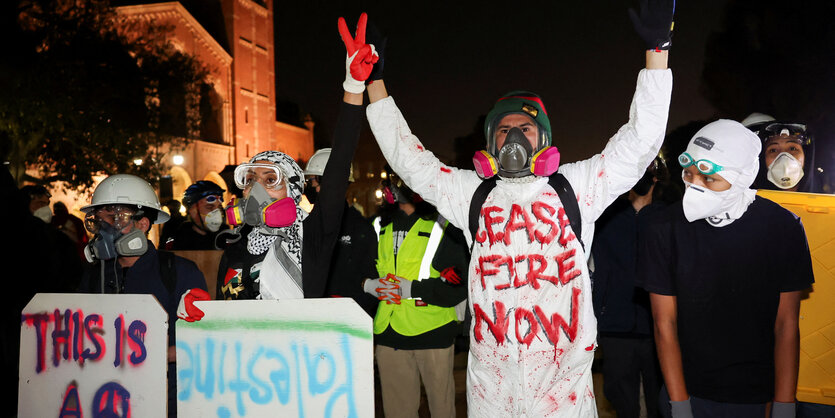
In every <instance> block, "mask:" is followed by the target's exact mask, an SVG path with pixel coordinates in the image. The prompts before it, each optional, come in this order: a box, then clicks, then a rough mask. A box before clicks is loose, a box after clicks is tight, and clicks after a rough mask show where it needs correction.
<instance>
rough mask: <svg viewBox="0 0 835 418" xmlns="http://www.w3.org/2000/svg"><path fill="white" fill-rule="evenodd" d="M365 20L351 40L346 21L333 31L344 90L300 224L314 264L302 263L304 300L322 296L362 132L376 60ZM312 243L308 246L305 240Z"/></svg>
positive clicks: (340, 20)
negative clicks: (315, 189)
mask: <svg viewBox="0 0 835 418" xmlns="http://www.w3.org/2000/svg"><path fill="white" fill-rule="evenodd" d="M366 21H367V16H366V15H365V13H363V14H362V15H361V16H360V18H359V21H358V22H357V31H356V35H352V34H351V32H350V31H349V30H348V28H347V25H346V23H345V19H343V18H339V21H338V28H339V33H340V36H341V37H342V41H343V42H344V43H345V49H346V58H345V81H344V82H343V83H342V86H343V88H344V90H345V92H344V94H343V95H342V103H341V104H340V107H339V115H338V116H337V120H336V127H335V129H334V134H333V148H332V150H331V157H330V158H328V162H327V165H325V171H324V173H323V174H322V179H321V192H320V193H319V197H318V200H317V202H316V205H315V206H314V207H313V212H311V215H310V217H308V219H306V220H305V236H304V239H305V242H306V243H305V247H307V248H311V249H313V251H314V252H313V253H310V254H308V255H310V256H312V257H313V260H309V261H306V260H303V262H304V267H303V269H302V274H303V276H304V294H305V297H322V296H323V295H324V292H325V287H326V282H327V276H328V266H329V263H321V260H329V259H330V258H331V256H332V255H333V249H334V246H335V245H336V240H337V239H338V238H339V230H340V227H341V225H342V216H343V212H344V209H345V193H346V192H347V191H348V176H349V173H350V171H351V161H352V160H353V158H354V152H355V151H356V149H357V143H358V142H359V136H360V131H361V129H362V116H363V108H362V104H363V92H364V90H365V79H366V78H368V75H369V74H370V72H371V68H372V66H373V65H374V63H375V62H376V60H377V56H376V52H375V51H374V47H373V46H372V45H368V44H366V43H365V26H366ZM310 240H312V241H314V242H315V243H314V244H308V243H307V241H310Z"/></svg>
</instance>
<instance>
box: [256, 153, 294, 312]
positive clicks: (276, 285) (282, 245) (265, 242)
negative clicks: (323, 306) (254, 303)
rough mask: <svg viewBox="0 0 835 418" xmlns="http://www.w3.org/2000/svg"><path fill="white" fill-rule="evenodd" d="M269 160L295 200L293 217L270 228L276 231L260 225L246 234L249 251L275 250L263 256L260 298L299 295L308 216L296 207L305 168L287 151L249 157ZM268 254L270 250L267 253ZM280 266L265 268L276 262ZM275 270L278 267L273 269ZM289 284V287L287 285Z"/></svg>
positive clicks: (289, 194) (288, 194) (257, 159)
mask: <svg viewBox="0 0 835 418" xmlns="http://www.w3.org/2000/svg"><path fill="white" fill-rule="evenodd" d="M256 161H261V162H263V161H269V162H271V163H273V164H275V165H276V166H278V169H279V170H280V171H281V173H282V174H283V175H284V178H285V182H284V183H285V186H286V187H287V196H288V197H290V198H292V199H293V201H295V202H296V221H295V222H294V223H293V224H292V225H290V226H286V227H282V228H270V229H272V230H275V229H277V230H278V233H274V232H272V231H270V233H265V232H267V231H266V230H265V229H263V228H254V229H253V230H252V231H251V232H250V233H249V235H248V236H247V250H248V251H249V253H250V254H253V255H258V254H263V253H264V252H267V251H269V250H270V249H271V248H272V249H273V250H274V251H273V253H274V258H275V260H273V259H265V260H264V264H263V266H262V269H261V274H260V277H259V281H260V286H259V287H260V289H261V295H260V296H259V298H260V299H278V298H302V297H304V293H303V291H302V276H301V266H302V239H303V234H304V228H303V226H302V222H303V221H304V219H305V218H306V217H307V212H305V211H304V210H303V209H302V208H300V207H299V202H301V198H302V191H303V189H304V172H303V171H302V169H301V168H300V167H299V165H298V164H296V162H295V161H294V160H293V159H292V158H290V157H289V156H288V155H287V154H284V153H283V152H279V151H264V152H261V153H259V154H257V155H255V156H254V157H252V159H251V160H250V161H249V162H250V163H254V162H256ZM267 255H268V256H269V255H270V254H267ZM276 263H277V265H278V266H280V268H267V267H268V266H275V265H276ZM273 270H278V271H273ZM282 278H286V279H290V280H291V281H292V283H294V285H293V286H286V285H287V284H288V283H287V282H286V281H285V280H282ZM288 288H289V289H288ZM282 289H284V290H282Z"/></svg>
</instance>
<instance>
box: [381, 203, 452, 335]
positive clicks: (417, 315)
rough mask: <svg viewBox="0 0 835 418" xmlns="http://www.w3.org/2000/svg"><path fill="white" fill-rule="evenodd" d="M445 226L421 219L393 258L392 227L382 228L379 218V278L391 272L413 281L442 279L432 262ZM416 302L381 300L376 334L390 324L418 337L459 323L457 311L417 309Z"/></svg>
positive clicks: (444, 223) (438, 307) (403, 333)
mask: <svg viewBox="0 0 835 418" xmlns="http://www.w3.org/2000/svg"><path fill="white" fill-rule="evenodd" d="M446 224H447V222H446V221H443V224H441V223H439V222H435V221H432V220H425V219H418V220H417V221H416V222H415V224H414V225H413V226H412V228H411V229H410V230H409V232H408V233H407V234H406V237H405V238H404V239H403V243H401V244H400V248H398V251H397V257H395V256H394V233H393V227H392V224H388V225H386V226H385V227H384V228H380V223H379V218H377V219H375V221H374V228H375V229H376V230H377V235H378V237H379V239H378V240H377V242H378V244H377V272H378V273H379V275H380V277H386V275H388V274H389V273H391V274H394V275H395V276H398V277H403V278H406V279H409V280H412V281H418V280H424V279H429V278H433V279H432V280H440V279H439V276H440V274H439V273H438V271H437V270H435V268H433V267H432V259H433V258H435V252H436V251H437V250H438V245H440V243H441V238H442V237H443V235H444V229H445V228H446ZM415 302H416V300H415V299H403V300H401V302H400V304H399V305H397V304H394V303H392V304H389V303H386V302H385V301H381V302H380V305H379V306H378V307H377V314H376V315H375V316H374V333H375V334H380V333H382V332H383V331H385V330H386V328H388V326H389V325H391V327H392V329H394V330H395V331H396V332H397V333H398V334H400V335H405V336H409V337H411V336H415V335H420V334H423V333H424V332H427V331H431V330H433V329H435V328H438V327H441V326H443V325H446V324H448V323H449V322H450V321H456V320H457V317H456V315H455V308H452V307H450V308H445V307H441V306H435V305H424V306H417V305H416V304H415Z"/></svg>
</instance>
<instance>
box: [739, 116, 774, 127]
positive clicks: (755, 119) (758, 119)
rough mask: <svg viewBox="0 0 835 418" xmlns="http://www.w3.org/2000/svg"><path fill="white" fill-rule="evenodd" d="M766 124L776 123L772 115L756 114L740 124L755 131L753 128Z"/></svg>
mask: <svg viewBox="0 0 835 418" xmlns="http://www.w3.org/2000/svg"><path fill="white" fill-rule="evenodd" d="M766 122H774V118H773V117H771V116H770V115H766V114H765V113H759V112H754V113H752V114H750V115H748V116H747V117H746V118H745V119H743V120H742V121H741V122H739V123H741V124H742V126H745V127H746V128H748V129H751V130H753V127H755V126H757V125H760V124H762V123H766Z"/></svg>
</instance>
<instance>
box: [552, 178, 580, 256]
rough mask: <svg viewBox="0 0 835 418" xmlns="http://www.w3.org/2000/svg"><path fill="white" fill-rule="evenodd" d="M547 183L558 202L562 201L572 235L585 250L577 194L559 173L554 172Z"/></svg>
mask: <svg viewBox="0 0 835 418" xmlns="http://www.w3.org/2000/svg"><path fill="white" fill-rule="evenodd" d="M548 184H549V185H551V187H553V188H554V190H555V191H556V192H557V195H558V196H559V197H560V202H562V206H563V208H565V215H566V216H568V222H569V223H571V230H572V231H574V235H575V236H576V237H577V240H578V241H580V246H581V247H583V250H585V249H586V246H585V244H583V237H582V235H583V222H582V219H581V218H580V205H579V204H578V203H577V195H576V194H574V189H573V188H572V187H571V183H569V182H568V179H567V178H565V176H564V175H562V174H561V173H554V174H551V177H549V178H548Z"/></svg>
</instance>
